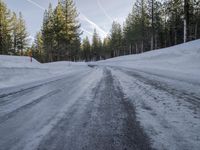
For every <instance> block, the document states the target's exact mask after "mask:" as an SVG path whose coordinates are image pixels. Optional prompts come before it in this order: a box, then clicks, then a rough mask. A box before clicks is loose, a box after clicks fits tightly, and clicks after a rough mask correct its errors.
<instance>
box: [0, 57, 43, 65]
mask: <svg viewBox="0 0 200 150" xmlns="http://www.w3.org/2000/svg"><path fill="white" fill-rule="evenodd" d="M39 65H40V63H39V62H38V61H37V60H35V59H32V62H31V60H30V57H27V56H7V55H0V68H2V67H8V68H13V67H14V68H25V67H26V68H33V67H38V66H39Z"/></svg>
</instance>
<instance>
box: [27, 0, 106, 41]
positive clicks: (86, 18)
mask: <svg viewBox="0 0 200 150" xmlns="http://www.w3.org/2000/svg"><path fill="white" fill-rule="evenodd" d="M26 1H27V2H29V3H31V4H33V5H35V6H36V7H38V8H39V9H41V10H45V8H44V7H43V6H41V5H40V4H38V3H36V2H34V1H33V0H26ZM80 18H81V19H82V20H84V21H86V22H88V23H89V24H90V25H91V26H92V27H93V28H95V29H96V30H97V31H99V32H100V34H101V35H102V37H105V36H107V32H106V31H104V30H103V29H102V28H100V27H99V26H98V25H97V24H96V23H94V22H93V21H91V20H90V19H89V18H88V17H86V16H85V15H84V14H82V13H81V14H80ZM81 29H82V30H83V31H84V32H86V33H87V34H89V35H92V32H90V31H87V30H86V29H84V28H81Z"/></svg>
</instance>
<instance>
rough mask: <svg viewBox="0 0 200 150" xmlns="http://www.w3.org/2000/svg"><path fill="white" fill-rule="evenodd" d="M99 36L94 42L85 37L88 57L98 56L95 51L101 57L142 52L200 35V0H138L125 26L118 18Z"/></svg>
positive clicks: (96, 57) (89, 58)
mask: <svg viewBox="0 0 200 150" xmlns="http://www.w3.org/2000/svg"><path fill="white" fill-rule="evenodd" d="M97 37H98V36H97V35H96V33H94V36H93V40H92V43H91V44H89V41H88V37H86V38H84V40H83V42H82V51H83V59H84V60H86V61H88V60H89V61H90V60H94V57H88V56H91V55H93V56H95V60H100V59H106V58H112V57H117V56H122V55H128V54H139V53H143V52H146V51H149V50H154V49H159V48H165V47H169V46H173V45H177V44H180V43H183V42H187V41H191V40H195V39H199V38H200V1H199V0H165V1H160V0H136V2H135V3H134V6H133V8H132V11H131V12H130V13H129V15H128V17H127V19H126V21H125V23H124V24H123V26H121V25H120V24H119V23H117V22H116V21H114V22H113V24H112V28H111V31H110V34H109V36H108V37H106V38H105V39H104V40H103V42H101V41H99V42H97V41H98V38H97ZM97 43H98V44H97ZM96 50H98V51H96ZM91 58H92V59H91Z"/></svg>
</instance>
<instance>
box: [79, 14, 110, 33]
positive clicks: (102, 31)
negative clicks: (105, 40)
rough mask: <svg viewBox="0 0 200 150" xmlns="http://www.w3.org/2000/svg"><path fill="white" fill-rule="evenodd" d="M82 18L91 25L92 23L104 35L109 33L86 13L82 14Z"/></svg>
mask: <svg viewBox="0 0 200 150" xmlns="http://www.w3.org/2000/svg"><path fill="white" fill-rule="evenodd" d="M80 17H81V19H83V20H85V21H86V22H88V23H89V24H90V25H92V27H94V28H95V29H96V30H98V31H99V32H100V33H101V34H102V35H103V36H104V37H105V36H106V35H107V32H106V31H104V30H103V29H102V28H101V27H99V26H98V25H97V24H96V23H94V22H93V21H91V20H90V19H89V18H87V17H86V16H85V15H83V14H81V16H80Z"/></svg>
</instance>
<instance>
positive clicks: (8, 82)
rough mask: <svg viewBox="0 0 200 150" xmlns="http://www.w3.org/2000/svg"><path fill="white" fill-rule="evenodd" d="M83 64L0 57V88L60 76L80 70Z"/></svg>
mask: <svg viewBox="0 0 200 150" xmlns="http://www.w3.org/2000/svg"><path fill="white" fill-rule="evenodd" d="M85 67H87V65H86V64H85V63H73V62H55V63H46V64H41V63H39V62H38V61H37V60H35V59H32V62H31V61H30V58H29V57H25V56H6V55H0V88H6V87H12V86H17V85H22V84H26V83H29V82H35V81H38V80H45V79H49V78H52V77H55V76H61V75H63V74H66V73H71V72H73V71H77V70H80V69H85Z"/></svg>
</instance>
